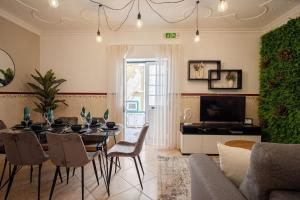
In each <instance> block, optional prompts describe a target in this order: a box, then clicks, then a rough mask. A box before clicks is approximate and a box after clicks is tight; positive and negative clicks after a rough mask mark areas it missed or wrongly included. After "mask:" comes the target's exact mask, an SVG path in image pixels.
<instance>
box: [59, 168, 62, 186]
mask: <svg viewBox="0 0 300 200" xmlns="http://www.w3.org/2000/svg"><path fill="white" fill-rule="evenodd" d="M58 175H59V178H60V182H61V183H63V179H62V176H61V172H60V167H58Z"/></svg>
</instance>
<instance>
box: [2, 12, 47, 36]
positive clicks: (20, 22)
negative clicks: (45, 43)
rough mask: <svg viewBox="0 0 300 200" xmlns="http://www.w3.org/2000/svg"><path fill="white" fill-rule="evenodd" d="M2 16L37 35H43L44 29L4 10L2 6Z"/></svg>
mask: <svg viewBox="0 0 300 200" xmlns="http://www.w3.org/2000/svg"><path fill="white" fill-rule="evenodd" d="M0 16H1V17H3V18H5V19H7V20H9V21H11V22H13V23H15V24H17V25H19V26H21V27H22V28H24V29H26V30H29V31H31V32H33V33H35V34H37V35H41V33H42V31H41V30H40V29H39V28H37V27H36V26H33V25H31V24H29V23H27V22H25V21H23V20H22V19H19V18H18V17H15V16H14V15H12V14H11V13H9V12H7V11H5V10H3V9H1V8H0Z"/></svg>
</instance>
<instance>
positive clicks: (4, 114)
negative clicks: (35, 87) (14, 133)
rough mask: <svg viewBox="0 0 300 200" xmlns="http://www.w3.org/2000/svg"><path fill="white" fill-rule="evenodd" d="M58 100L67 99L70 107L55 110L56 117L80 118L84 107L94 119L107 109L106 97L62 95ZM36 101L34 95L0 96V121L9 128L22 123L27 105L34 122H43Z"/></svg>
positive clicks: (61, 106) (62, 106)
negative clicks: (35, 109) (37, 110)
mask: <svg viewBox="0 0 300 200" xmlns="http://www.w3.org/2000/svg"><path fill="white" fill-rule="evenodd" d="M58 98H59V99H65V100H66V102H67V103H68V105H69V106H68V107H67V106H64V105H60V107H59V108H58V109H57V110H55V113H54V115H55V116H56V117H59V116H65V117H68V116H79V114H80V111H81V108H82V107H83V106H85V107H86V110H88V111H90V112H91V114H92V116H94V117H99V116H103V113H104V112H105V110H106V109H107V102H106V95H97V94H89V95H76V94H60V95H58ZM34 101H36V99H35V98H34V95H32V94H0V110H1V112H0V119H1V120H3V121H4V122H5V123H6V124H7V126H9V127H10V126H13V125H15V124H16V123H20V121H21V120H22V118H23V108H24V106H26V105H27V106H28V107H29V108H30V110H31V118H32V119H33V120H34V121H43V118H42V116H41V114H39V113H36V112H34V111H33V108H35V105H34Z"/></svg>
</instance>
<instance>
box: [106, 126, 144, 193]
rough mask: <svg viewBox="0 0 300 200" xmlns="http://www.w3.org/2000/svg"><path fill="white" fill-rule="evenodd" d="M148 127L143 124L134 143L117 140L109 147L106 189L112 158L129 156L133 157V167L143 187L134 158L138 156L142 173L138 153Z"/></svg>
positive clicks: (109, 178) (139, 159) (110, 172)
mask: <svg viewBox="0 0 300 200" xmlns="http://www.w3.org/2000/svg"><path fill="white" fill-rule="evenodd" d="M148 128H149V125H148V124H145V125H144V126H143V128H142V130H141V132H140V135H139V138H138V140H137V142H136V143H131V142H127V141H119V142H118V143H117V144H115V145H114V146H113V147H112V148H111V149H109V151H108V154H107V156H108V157H109V158H110V166H109V177H108V190H109V185H110V180H111V174H112V166H113V163H114V161H113V160H114V158H116V160H117V158H118V157H131V158H133V161H134V164H135V168H136V172H137V174H138V178H139V182H140V185H141V187H142V189H143V184H142V180H141V176H140V172H139V168H138V165H137V161H136V158H138V161H139V163H140V166H141V169H142V172H143V174H145V173H144V168H143V165H142V162H141V158H140V153H141V151H142V148H143V144H144V141H145V137H146V134H147V132H148Z"/></svg>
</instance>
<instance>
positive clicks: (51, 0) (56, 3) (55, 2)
mask: <svg viewBox="0 0 300 200" xmlns="http://www.w3.org/2000/svg"><path fill="white" fill-rule="evenodd" d="M48 3H49V5H50V7H51V8H57V7H58V6H59V1H58V0H48Z"/></svg>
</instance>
